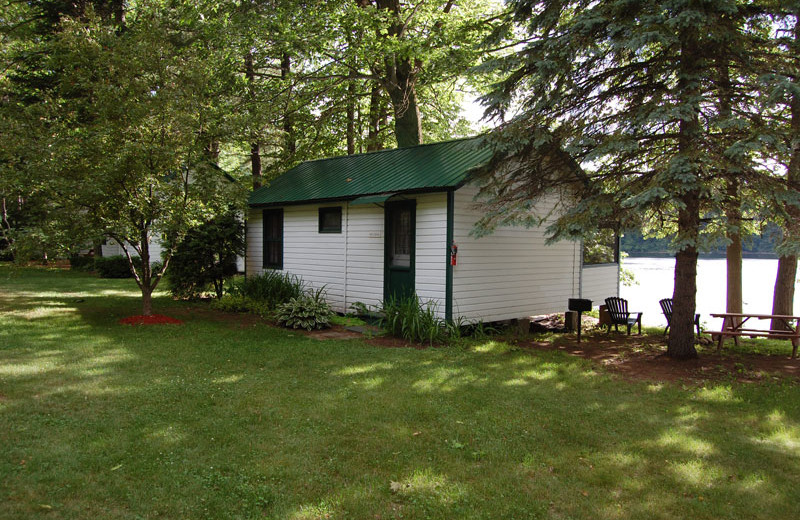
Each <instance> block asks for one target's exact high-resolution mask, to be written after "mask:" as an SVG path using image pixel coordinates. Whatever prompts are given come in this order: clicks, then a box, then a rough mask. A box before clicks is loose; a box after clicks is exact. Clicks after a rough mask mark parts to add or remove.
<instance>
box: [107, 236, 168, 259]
mask: <svg viewBox="0 0 800 520" xmlns="http://www.w3.org/2000/svg"><path fill="white" fill-rule="evenodd" d="M101 249H102V251H103V256H117V255H120V256H125V251H123V250H122V248H121V247H120V246H119V244H117V243H116V242H115V241H113V240H111V239H108V241H107V243H105V244H103V246H102V248H101ZM163 250H164V248H163V247H161V241H160V240H158V239H157V238H154V239H152V240H151V241H150V263H151V264H154V263H156V262H160V261H161V252H162V251H163ZM128 252H129V253H130V254H131V255H133V256H139V253H137V252H136V250H135V249H133V246H130V245H129V246H128Z"/></svg>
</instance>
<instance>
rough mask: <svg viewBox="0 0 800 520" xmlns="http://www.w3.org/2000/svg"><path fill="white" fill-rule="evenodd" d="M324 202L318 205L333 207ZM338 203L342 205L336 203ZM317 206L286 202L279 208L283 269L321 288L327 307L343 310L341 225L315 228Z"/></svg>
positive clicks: (314, 288) (343, 275)
mask: <svg viewBox="0 0 800 520" xmlns="http://www.w3.org/2000/svg"><path fill="white" fill-rule="evenodd" d="M334 206H337V204H325V205H323V206H322V207H334ZM338 206H343V205H341V204H339V205H338ZM319 208H320V206H316V205H309V206H288V207H285V208H284V209H283V269H284V271H287V272H290V273H292V274H295V275H297V276H299V277H300V278H301V279H302V280H303V282H304V283H305V284H306V287H307V288H308V289H310V290H318V289H322V288H324V290H325V294H326V298H327V300H328V303H330V304H331V307H332V308H333V309H334V310H335V311H338V312H342V311H343V310H344V281H345V273H344V268H345V229H344V208H342V221H343V222H342V232H341V233H320V232H319Z"/></svg>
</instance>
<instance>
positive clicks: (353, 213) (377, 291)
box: [345, 204, 384, 312]
mask: <svg viewBox="0 0 800 520" xmlns="http://www.w3.org/2000/svg"><path fill="white" fill-rule="evenodd" d="M346 214H347V217H348V218H347V267H346V273H347V301H346V303H347V307H349V306H350V305H352V304H353V303H355V302H361V303H363V304H365V305H367V306H370V307H374V308H377V307H378V306H379V305H380V303H381V301H383V239H384V230H383V223H384V220H383V208H381V207H379V206H377V205H375V204H366V205H358V206H350V205H349V204H348V205H347V209H346ZM345 310H346V311H347V312H349V311H350V309H349V308H348V309H345Z"/></svg>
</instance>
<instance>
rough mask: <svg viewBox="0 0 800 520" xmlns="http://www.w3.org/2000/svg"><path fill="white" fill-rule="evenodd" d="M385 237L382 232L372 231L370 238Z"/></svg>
mask: <svg viewBox="0 0 800 520" xmlns="http://www.w3.org/2000/svg"><path fill="white" fill-rule="evenodd" d="M381 237H383V233H382V232H380V231H370V232H369V238H381Z"/></svg>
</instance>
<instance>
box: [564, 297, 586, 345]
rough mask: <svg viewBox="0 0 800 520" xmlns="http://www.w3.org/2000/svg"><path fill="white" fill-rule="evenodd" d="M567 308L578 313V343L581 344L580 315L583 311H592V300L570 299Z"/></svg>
mask: <svg viewBox="0 0 800 520" xmlns="http://www.w3.org/2000/svg"><path fill="white" fill-rule="evenodd" d="M567 307H568V308H569V310H571V311H575V312H577V313H578V343H580V342H581V328H582V327H581V326H582V323H581V314H582V313H583V312H584V311H590V310H592V300H586V299H584V298H570V299H569V300H568V301H567Z"/></svg>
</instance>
